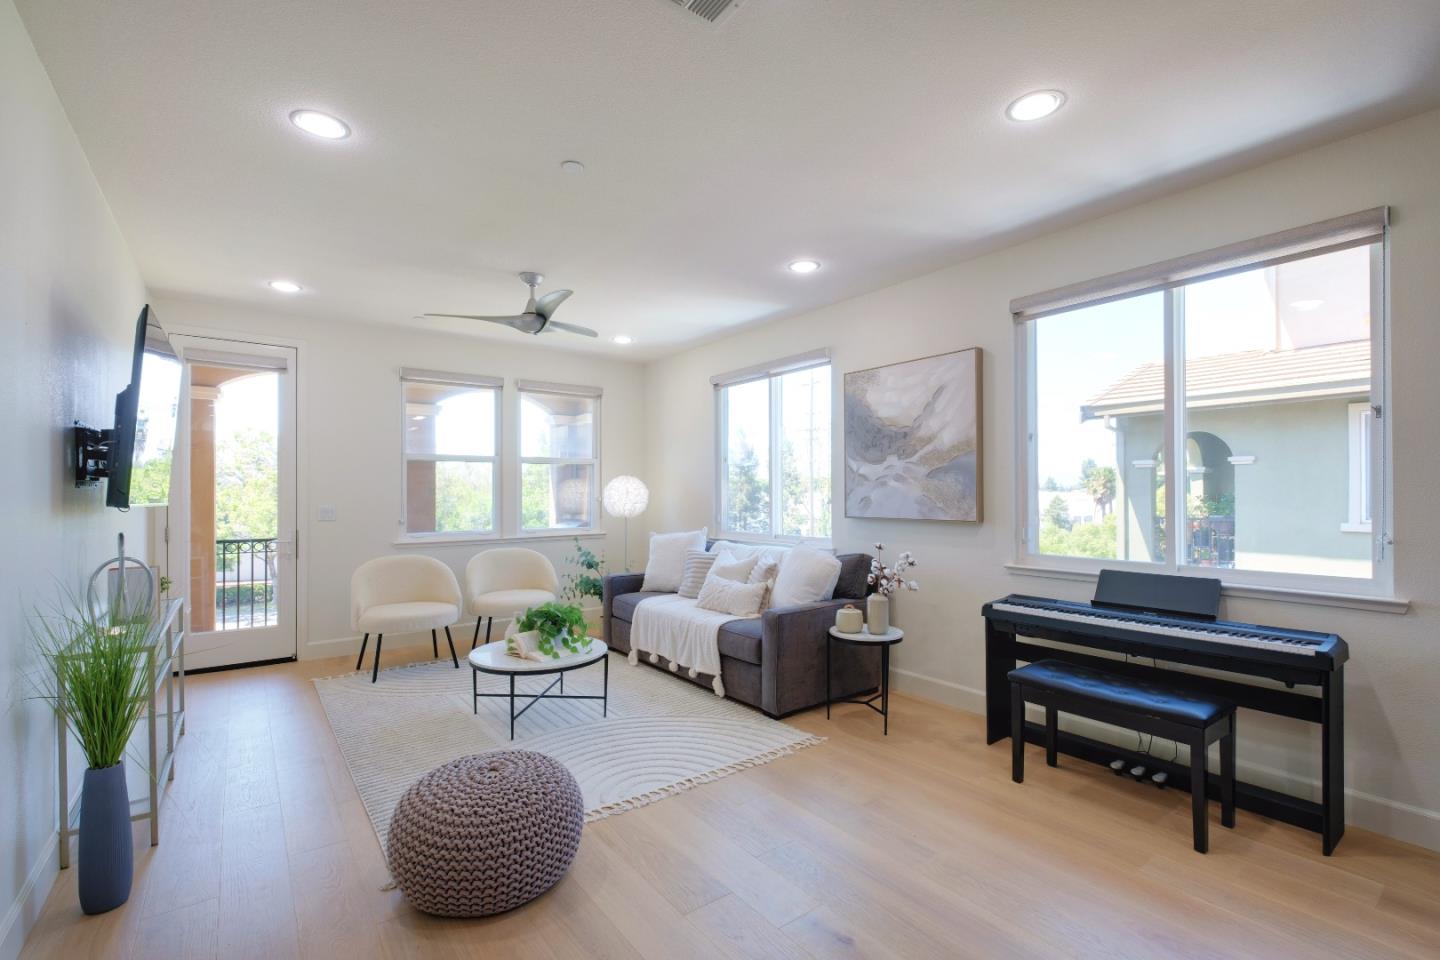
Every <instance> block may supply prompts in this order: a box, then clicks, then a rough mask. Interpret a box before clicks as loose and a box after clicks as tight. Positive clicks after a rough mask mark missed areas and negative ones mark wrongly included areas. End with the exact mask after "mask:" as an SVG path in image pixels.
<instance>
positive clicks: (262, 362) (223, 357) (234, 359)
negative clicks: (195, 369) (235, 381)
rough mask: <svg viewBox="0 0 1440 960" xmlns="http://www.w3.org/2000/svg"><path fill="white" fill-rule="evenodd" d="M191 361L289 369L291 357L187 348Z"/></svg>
mask: <svg viewBox="0 0 1440 960" xmlns="http://www.w3.org/2000/svg"><path fill="white" fill-rule="evenodd" d="M184 352H185V359H186V360H187V361H189V362H190V363H204V364H214V365H215V366H218V367H232V368H234V369H237V370H281V371H284V370H288V369H290V362H289V359H288V358H287V357H286V356H284V355H283V354H280V353H274V354H269V353H231V352H229V351H228V350H185V351H184Z"/></svg>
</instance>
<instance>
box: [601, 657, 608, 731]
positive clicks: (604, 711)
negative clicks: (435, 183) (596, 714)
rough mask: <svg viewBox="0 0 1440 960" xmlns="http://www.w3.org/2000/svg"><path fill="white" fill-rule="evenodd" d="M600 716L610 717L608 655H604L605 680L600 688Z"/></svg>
mask: <svg viewBox="0 0 1440 960" xmlns="http://www.w3.org/2000/svg"><path fill="white" fill-rule="evenodd" d="M600 716H602V717H608V716H610V654H608V653H607V654H605V680H604V683H603V685H602V686H601V687H600Z"/></svg>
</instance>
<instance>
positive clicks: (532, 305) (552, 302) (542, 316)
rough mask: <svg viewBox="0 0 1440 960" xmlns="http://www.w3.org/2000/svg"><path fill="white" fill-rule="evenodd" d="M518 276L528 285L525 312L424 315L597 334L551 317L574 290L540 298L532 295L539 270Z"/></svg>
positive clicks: (529, 330) (530, 330)
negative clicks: (500, 314) (497, 314)
mask: <svg viewBox="0 0 1440 960" xmlns="http://www.w3.org/2000/svg"><path fill="white" fill-rule="evenodd" d="M520 279H521V280H523V281H525V284H526V286H528V287H529V288H530V300H529V302H528V303H526V304H525V312H524V313H518V314H516V315H514V316H512V317H478V316H473V315H471V314H466V313H427V314H425V316H427V317H447V318H450V319H452V320H485V321H488V322H489V323H500V324H504V325H505V326H507V327H513V328H514V329H516V330H519V331H520V332H521V333H533V334H541V333H548V332H550V331H551V330H564V331H565V332H566V333H578V334H580V336H582V337H598V336H599V334H597V333H596V332H595V331H594V330H591V329H590V328H589V327H579V326H576V325H575V324H573V323H560V322H559V321H558V320H553V319H551V318H552V317H554V316H555V311H556V310H558V309H560V304H562V303H564V302H565V301H566V299H568V298H569V296H570V294H572V293H574V292H575V291H573V290H551V291H550V292H549V293H547V294H545V296H543V297H541V298H540V299H539V300H536V299H535V288H536V287H537V286H539V285H540V283H541V282H542V281H543V280H544V279H545V278H544V277H543V276H541V275H540V274H538V273H531V272H530V271H528V270H527V271H526V272H524V273H522V274H520Z"/></svg>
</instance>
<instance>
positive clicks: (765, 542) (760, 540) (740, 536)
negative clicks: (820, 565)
mask: <svg viewBox="0 0 1440 960" xmlns="http://www.w3.org/2000/svg"><path fill="white" fill-rule="evenodd" d="M709 537H710V539H711V540H725V541H727V542H729V543H744V544H748V545H752V546H757V547H813V548H814V549H816V550H832V551H833V550H834V549H835V546H834V543H833V541H830V540H822V539H820V538H818V537H817V538H814V539H809V538H805V537H763V536H759V535H757V534H753V533H725V532H724V531H721V532H719V533H712V534H710V535H709Z"/></svg>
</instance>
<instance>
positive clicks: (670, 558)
mask: <svg viewBox="0 0 1440 960" xmlns="http://www.w3.org/2000/svg"><path fill="white" fill-rule="evenodd" d="M706 532H707V531H706V528H704V527H701V528H700V529H699V530H687V531H685V532H684V533H652V534H650V557H649V559H647V560H646V561H645V583H644V584H643V585H642V586H641V587H640V589H641V590H656V591H659V592H660V593H674V592H675V591H676V590H678V589H679V588H680V580H681V578H683V577H684V575H685V553H686V551H687V550H704V549H705V534H706Z"/></svg>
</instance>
